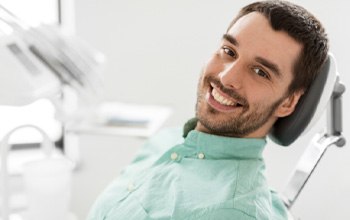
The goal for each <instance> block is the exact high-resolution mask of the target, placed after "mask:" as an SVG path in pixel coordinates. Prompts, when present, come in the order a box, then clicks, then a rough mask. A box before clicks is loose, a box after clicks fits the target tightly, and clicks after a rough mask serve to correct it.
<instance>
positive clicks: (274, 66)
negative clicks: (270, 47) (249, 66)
mask: <svg viewBox="0 0 350 220" xmlns="http://www.w3.org/2000/svg"><path fill="white" fill-rule="evenodd" d="M255 61H256V62H258V63H260V64H261V65H263V66H265V67H267V68H269V69H270V70H271V71H272V72H273V73H274V74H275V76H277V77H279V78H280V77H281V76H282V74H281V71H280V69H279V67H278V66H277V64H274V63H273V62H271V61H269V60H267V59H265V58H262V57H256V58H255Z"/></svg>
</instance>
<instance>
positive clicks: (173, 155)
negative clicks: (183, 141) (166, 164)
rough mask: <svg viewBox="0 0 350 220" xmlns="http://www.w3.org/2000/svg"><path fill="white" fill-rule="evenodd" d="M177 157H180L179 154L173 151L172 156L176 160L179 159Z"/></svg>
mask: <svg viewBox="0 0 350 220" xmlns="http://www.w3.org/2000/svg"><path fill="white" fill-rule="evenodd" d="M177 157H178V155H177V153H175V152H174V153H172V154H171V155H170V158H171V159H172V160H176V159H177Z"/></svg>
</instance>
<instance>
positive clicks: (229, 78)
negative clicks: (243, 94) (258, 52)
mask: <svg viewBox="0 0 350 220" xmlns="http://www.w3.org/2000/svg"><path fill="white" fill-rule="evenodd" d="M243 71H244V70H243V65H242V64H241V62H239V61H237V60H236V61H235V62H232V63H229V64H225V65H224V69H223V71H221V72H220V73H219V78H220V81H221V83H222V84H223V85H224V86H225V87H227V88H232V89H240V88H241V87H242V82H243V77H244V75H243Z"/></svg>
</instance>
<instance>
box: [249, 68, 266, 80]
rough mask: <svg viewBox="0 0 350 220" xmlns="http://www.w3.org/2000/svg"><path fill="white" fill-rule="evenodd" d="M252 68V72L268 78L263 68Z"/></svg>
mask: <svg viewBox="0 0 350 220" xmlns="http://www.w3.org/2000/svg"><path fill="white" fill-rule="evenodd" d="M253 70H254V72H255V73H256V74H258V75H259V76H261V77H264V78H266V79H269V75H268V74H267V73H266V72H265V71H264V70H262V69H260V68H254V69H253Z"/></svg>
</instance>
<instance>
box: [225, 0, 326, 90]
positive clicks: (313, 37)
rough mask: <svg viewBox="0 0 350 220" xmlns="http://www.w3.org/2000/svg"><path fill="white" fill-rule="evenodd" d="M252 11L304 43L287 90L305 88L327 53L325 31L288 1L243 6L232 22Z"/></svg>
mask: <svg viewBox="0 0 350 220" xmlns="http://www.w3.org/2000/svg"><path fill="white" fill-rule="evenodd" d="M251 12H258V13H261V14H262V15H264V16H265V17H266V18H267V19H268V20H269V22H270V25H271V27H272V28H273V29H274V30H276V31H285V32H286V33H287V34H288V35H289V36H291V37H292V38H293V39H295V40H296V41H297V42H299V43H301V44H302V45H303V49H302V52H301V53H300V55H299V57H298V59H297V61H296V63H295V64H294V70H293V72H294V78H293V80H292V82H291V84H290V85H289V88H288V92H289V94H292V93H293V92H295V91H298V90H306V89H307V88H308V87H309V86H310V84H311V82H312V81H313V80H314V78H315V77H316V75H317V73H318V72H319V70H320V68H321V66H322V65H323V63H324V62H325V60H326V58H327V54H328V47H329V46H328V39H327V34H326V33H325V30H324V28H323V26H322V25H321V23H320V22H319V21H318V20H317V19H316V18H315V17H314V16H313V15H312V14H311V13H310V12H308V11H307V10H306V9H304V8H303V7H301V6H298V5H295V4H293V3H290V2H287V1H261V2H255V3H252V4H249V5H247V6H245V7H244V8H242V9H241V10H240V12H239V14H238V15H237V17H236V18H235V19H234V20H233V21H232V22H231V24H230V26H229V28H228V29H227V30H229V29H230V28H231V27H232V26H233V25H234V24H235V22H236V21H237V20H238V19H239V18H241V17H243V16H244V15H247V14H249V13H251Z"/></svg>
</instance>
